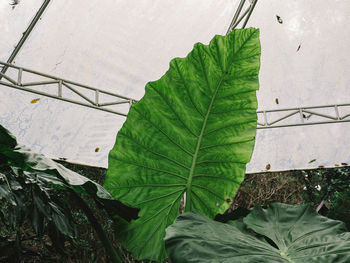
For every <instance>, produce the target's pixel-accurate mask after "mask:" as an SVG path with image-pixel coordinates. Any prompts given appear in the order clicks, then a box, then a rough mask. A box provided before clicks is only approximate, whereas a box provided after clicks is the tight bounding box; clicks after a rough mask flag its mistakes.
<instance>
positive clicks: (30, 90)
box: [0, 81, 127, 117]
mask: <svg viewBox="0 0 350 263" xmlns="http://www.w3.org/2000/svg"><path fill="white" fill-rule="evenodd" d="M0 85H4V86H7V87H10V88H14V89H18V90H22V91H27V92H31V93H35V94H38V95H42V96H46V97H50V98H53V99H58V100H62V101H66V102H70V103H73V104H77V105H81V106H85V107H89V108H93V109H96V110H101V111H106V112H109V113H114V114H117V115H120V116H123V117H126V116H127V114H125V113H121V112H118V111H114V110H109V109H105V108H100V107H97V106H95V105H92V104H87V103H83V102H79V101H74V100H71V99H66V98H62V97H58V96H55V95H51V94H48V93H45V92H41V91H37V90H32V89H28V88H24V87H21V86H17V85H12V84H10V83H7V82H3V81H0Z"/></svg>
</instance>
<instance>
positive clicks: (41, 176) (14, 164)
mask: <svg viewBox="0 0 350 263" xmlns="http://www.w3.org/2000/svg"><path fill="white" fill-rule="evenodd" d="M0 160H1V161H2V162H5V163H6V165H8V166H10V167H11V168H19V169H21V170H23V172H24V173H27V177H28V178H29V177H30V176H29V175H28V174H29V173H30V174H31V175H32V177H33V178H34V179H33V180H39V181H40V182H46V183H49V184H51V185H55V186H57V187H60V188H66V187H71V188H72V189H74V190H75V191H76V192H78V193H82V194H86V195H90V196H92V197H93V198H96V200H97V201H99V202H100V203H101V204H103V205H104V206H105V208H106V209H107V211H111V213H114V214H117V215H118V216H121V217H122V218H124V219H125V220H131V219H136V218H137V213H138V209H135V208H132V207H130V206H128V205H125V204H123V203H121V202H120V201H118V200H115V199H114V197H113V196H112V195H111V194H110V193H108V192H107V191H106V190H105V189H104V188H103V187H102V186H101V185H99V184H97V183H95V182H94V181H92V180H90V179H88V178H87V177H85V176H82V175H80V174H78V173H75V172H73V171H71V170H69V169H67V168H66V167H64V166H63V165H61V164H58V163H56V162H54V161H53V160H51V159H49V158H46V157H45V156H43V155H42V154H38V153H35V152H33V151H32V150H30V149H29V148H27V147H26V146H23V145H18V144H17V141H16V138H15V137H14V136H13V135H12V134H11V133H10V132H9V131H8V130H6V129H5V128H4V127H2V126H1V125H0Z"/></svg>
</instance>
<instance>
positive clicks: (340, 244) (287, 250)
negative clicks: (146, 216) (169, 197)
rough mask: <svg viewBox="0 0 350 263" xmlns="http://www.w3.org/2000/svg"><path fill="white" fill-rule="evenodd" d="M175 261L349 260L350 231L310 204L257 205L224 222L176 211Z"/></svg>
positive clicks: (169, 239)
mask: <svg viewBox="0 0 350 263" xmlns="http://www.w3.org/2000/svg"><path fill="white" fill-rule="evenodd" d="M165 241H166V247H167V252H168V255H169V258H170V260H171V262H172V263H186V262H201V263H205V262H240V263H255V262H259V263H274V262H276V263H282V262H286V263H306V262H307V263H312V262H314V263H316V262H317V263H348V262H350V233H349V232H346V228H345V225H344V223H342V222H340V221H335V220H331V219H328V218H326V217H323V216H321V215H319V214H317V213H316V212H315V211H314V210H313V208H311V207H309V206H307V205H301V206H292V205H286V204H279V203H275V204H271V205H270V206H269V207H268V208H267V209H263V208H261V207H260V206H257V207H255V208H253V209H252V211H251V213H250V214H249V215H247V216H246V217H245V218H244V219H239V220H236V221H229V222H228V223H226V224H223V223H219V222H215V221H211V220H210V219H209V218H207V217H205V216H203V215H201V214H199V213H197V212H195V213H186V214H184V215H181V216H179V217H178V219H177V220H176V222H175V223H174V224H173V225H172V226H170V227H168V228H167V235H166V238H165Z"/></svg>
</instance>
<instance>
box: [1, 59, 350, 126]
mask: <svg viewBox="0 0 350 263" xmlns="http://www.w3.org/2000/svg"><path fill="white" fill-rule="evenodd" d="M1 65H2V66H7V67H8V68H9V69H11V71H9V72H7V73H6V74H4V73H1V72H0V76H1V77H2V78H3V79H2V80H0V86H7V87H10V88H14V89H18V90H22V91H27V92H30V93H34V94H38V95H42V96H46V97H50V98H53V99H58V100H62V101H66V102H70V103H74V104H78V105H81V106H85V107H89V108H93V109H96V110H101V111H105V112H109V113H113V114H116V115H120V116H124V117H126V116H127V114H128V113H127V112H121V111H119V110H118V111H117V110H114V108H113V109H111V107H114V106H118V105H119V106H121V105H125V104H127V105H128V106H131V104H132V103H134V102H136V101H137V100H135V99H132V98H128V97H125V96H122V95H119V94H115V93H112V92H108V91H104V90H101V89H97V88H93V87H90V86H87V85H84V84H80V83H77V82H73V81H70V80H65V79H62V78H59V77H54V76H51V75H47V74H45V73H40V72H37V71H34V70H31V69H27V68H22V67H18V66H15V65H12V64H8V63H5V62H1V61H0V66H1ZM28 73H29V74H30V77H31V79H33V78H34V79H35V78H39V79H40V81H30V82H26V81H25V78H24V75H25V74H28ZM13 76H16V77H13ZM52 86H53V87H52ZM43 90H44V91H43ZM49 91H51V92H49ZM72 94H74V95H75V96H74V97H75V98H72V97H73V96H72ZM128 108H129V107H127V109H125V106H124V107H123V109H124V111H127V110H128ZM257 115H258V124H257V129H268V128H282V127H293V126H303V125H316V124H329V123H342V122H350V103H349V104H334V105H323V106H311V107H298V108H286V109H275V110H261V111H257Z"/></svg>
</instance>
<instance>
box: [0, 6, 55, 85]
mask: <svg viewBox="0 0 350 263" xmlns="http://www.w3.org/2000/svg"><path fill="white" fill-rule="evenodd" d="M50 1H51V0H45V1H44V3H43V4H42V5H41V7H40V8H39V10H38V12H37V13H36V15H35V16H34V18H33V20H32V21H31V22H30V24H29V26H28V28H27V29H26V31H25V32H24V33H23V35H22V37H21V39H20V40H19V42H18V43H17V45H16V47H15V49H14V50H13V51H12V53H11V55H10V57H9V58H8V60H7V63H8V64H11V63H12V61H13V60H14V59H15V57H16V56H17V54H18V52H19V50H20V49H21V48H22V46H23V44H24V42H25V41H26V40H27V38H28V36H29V34H30V33H31V32H32V30H33V28H34V27H35V25H36V23H37V22H38V21H39V19H40V17H41V15H42V14H43V13H44V11H45V9H46V7H47V6H48V4H49V3H50ZM7 69H8V65H4V67H3V68H2V70H1V73H3V74H5V73H6V71H7ZM1 78H2V75H1V76H0V80H1Z"/></svg>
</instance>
